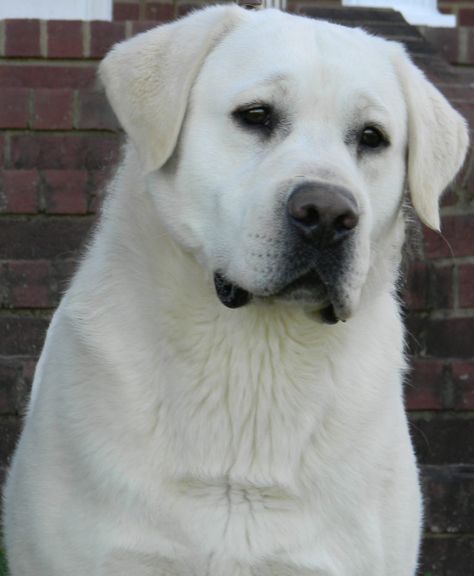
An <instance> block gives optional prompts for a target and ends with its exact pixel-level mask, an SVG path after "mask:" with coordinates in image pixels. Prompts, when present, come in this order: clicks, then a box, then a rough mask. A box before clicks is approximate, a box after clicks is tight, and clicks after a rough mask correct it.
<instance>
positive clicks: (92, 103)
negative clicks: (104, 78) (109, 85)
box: [76, 91, 119, 130]
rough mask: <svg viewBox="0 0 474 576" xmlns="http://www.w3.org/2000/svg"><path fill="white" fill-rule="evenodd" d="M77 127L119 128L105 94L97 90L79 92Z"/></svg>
mask: <svg viewBox="0 0 474 576" xmlns="http://www.w3.org/2000/svg"><path fill="white" fill-rule="evenodd" d="M76 128H78V129H80V130H117V129H118V128H119V123H118V120H117V118H116V116H115V114H114V113H113V111H112V108H111V107H110V105H109V103H108V102H107V99H106V97H105V94H104V93H103V92H97V91H82V92H80V93H79V111H78V120H77V124H76Z"/></svg>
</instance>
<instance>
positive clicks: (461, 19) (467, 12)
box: [458, 8, 474, 26]
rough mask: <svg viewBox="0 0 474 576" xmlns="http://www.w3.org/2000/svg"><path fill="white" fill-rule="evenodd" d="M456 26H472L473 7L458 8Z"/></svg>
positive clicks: (473, 22)
mask: <svg viewBox="0 0 474 576" xmlns="http://www.w3.org/2000/svg"><path fill="white" fill-rule="evenodd" d="M458 26H474V9H472V8H461V9H460V10H459V13H458Z"/></svg>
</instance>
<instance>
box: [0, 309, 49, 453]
mask: <svg viewBox="0 0 474 576" xmlns="http://www.w3.org/2000/svg"><path fill="white" fill-rule="evenodd" d="M48 324H49V320H48V319H47V318H36V317H24V316H18V317H17V316H2V317H0V354H2V355H6V356H19V355H25V356H37V355H38V354H39V353H40V351H41V348H42V346H43V342H44V338H45V336H46V330H47V328H48ZM0 438H2V441H3V437H2V436H1V435H0ZM1 444H2V443H0V445H1Z"/></svg>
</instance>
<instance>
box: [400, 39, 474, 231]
mask: <svg viewBox="0 0 474 576" xmlns="http://www.w3.org/2000/svg"><path fill="white" fill-rule="evenodd" d="M392 46H393V48H394V62H395V67H396V70H397V74H398V77H399V79H400V82H401V85H402V89H403V93H404V96H405V100H406V103H407V108H408V175H407V176H408V188H409V190H410V194H411V199H412V202H413V206H414V207H415V210H416V212H417V214H418V216H419V218H420V220H421V221H422V222H423V223H424V224H426V225H427V226H429V227H430V228H432V229H433V230H439V227H440V217H439V198H440V196H441V194H442V193H443V191H444V190H445V189H446V187H447V186H448V184H449V183H450V182H451V181H452V180H453V179H454V177H455V176H456V174H457V172H458V170H459V169H460V168H461V166H462V164H463V161H464V158H465V156H466V151H467V147H468V144H469V136H468V131H467V126H466V122H465V120H464V118H463V117H462V116H461V115H460V114H458V113H457V112H456V110H454V108H452V106H451V105H450V104H449V102H448V101H447V100H446V98H445V97H444V96H443V95H442V94H441V93H440V92H439V91H438V90H437V89H436V88H435V87H434V86H433V84H431V82H429V81H428V80H427V79H426V77H425V76H424V74H423V72H421V70H420V69H419V68H417V67H416V66H415V65H414V64H413V63H412V61H411V60H410V58H409V57H408V55H407V54H406V52H405V49H404V48H403V47H402V46H401V45H399V44H395V43H394V44H393V45H392Z"/></svg>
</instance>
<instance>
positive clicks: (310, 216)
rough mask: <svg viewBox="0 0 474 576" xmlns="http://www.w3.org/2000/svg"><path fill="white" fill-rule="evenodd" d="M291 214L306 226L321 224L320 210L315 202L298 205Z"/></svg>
mask: <svg viewBox="0 0 474 576" xmlns="http://www.w3.org/2000/svg"><path fill="white" fill-rule="evenodd" d="M291 216H292V217H293V218H294V219H295V220H298V221H299V222H301V224H304V225H305V226H317V225H318V224H319V211H318V209H317V207H316V206H315V205H314V204H304V205H303V206H298V207H296V209H295V210H293V212H292V213H291Z"/></svg>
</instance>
